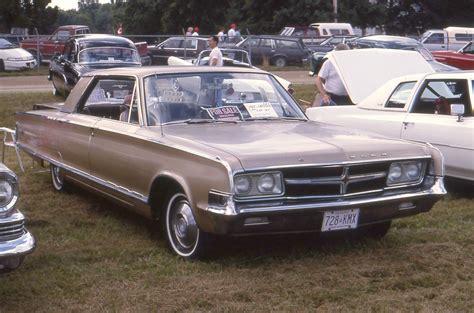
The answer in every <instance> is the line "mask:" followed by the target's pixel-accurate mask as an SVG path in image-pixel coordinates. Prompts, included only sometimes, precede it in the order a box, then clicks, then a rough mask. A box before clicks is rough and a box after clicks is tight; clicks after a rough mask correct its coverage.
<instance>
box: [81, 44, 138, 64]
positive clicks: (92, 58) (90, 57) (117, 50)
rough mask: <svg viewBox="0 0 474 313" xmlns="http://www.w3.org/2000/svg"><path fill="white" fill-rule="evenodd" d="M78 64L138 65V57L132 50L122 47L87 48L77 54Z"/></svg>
mask: <svg viewBox="0 0 474 313" xmlns="http://www.w3.org/2000/svg"><path fill="white" fill-rule="evenodd" d="M78 60H79V63H138V64H140V57H139V56H138V53H137V51H136V50H134V49H130V48H123V47H97V48H88V49H84V50H82V51H81V52H79V56H78Z"/></svg>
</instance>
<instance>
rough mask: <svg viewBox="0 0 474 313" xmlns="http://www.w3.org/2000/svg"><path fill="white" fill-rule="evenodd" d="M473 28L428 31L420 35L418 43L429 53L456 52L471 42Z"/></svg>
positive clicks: (473, 34) (473, 32)
mask: <svg viewBox="0 0 474 313" xmlns="http://www.w3.org/2000/svg"><path fill="white" fill-rule="evenodd" d="M473 36H474V28H469V27H452V26H451V27H446V28H445V29H430V30H427V31H426V32H424V33H423V35H421V38H420V42H421V43H422V44H423V46H424V47H425V48H426V49H428V50H431V51H437V50H451V51H457V50H459V49H461V48H462V47H463V46H464V45H465V44H467V43H468V42H470V41H472V40H473Z"/></svg>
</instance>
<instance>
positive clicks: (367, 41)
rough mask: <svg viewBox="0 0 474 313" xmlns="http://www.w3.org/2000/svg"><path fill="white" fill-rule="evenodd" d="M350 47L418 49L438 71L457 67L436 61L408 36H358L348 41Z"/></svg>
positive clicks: (451, 69) (452, 69)
mask: <svg viewBox="0 0 474 313" xmlns="http://www.w3.org/2000/svg"><path fill="white" fill-rule="evenodd" d="M349 45H350V46H351V48H352V49H365V48H383V49H400V50H414V51H418V52H419V53H420V54H421V55H422V56H423V57H424V58H425V60H426V61H428V62H429V63H430V65H431V66H432V67H433V69H434V70H435V71H437V72H440V71H454V70H457V68H455V67H453V66H449V65H446V64H443V63H440V62H437V61H436V60H435V59H434V58H433V56H432V55H431V53H430V52H429V51H428V50H427V49H426V48H425V47H424V46H423V45H422V44H421V43H420V42H419V41H418V40H415V39H412V38H408V37H399V36H387V35H375V36H365V37H359V38H356V39H354V40H351V41H350V42H349Z"/></svg>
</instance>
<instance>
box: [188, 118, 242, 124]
mask: <svg viewBox="0 0 474 313" xmlns="http://www.w3.org/2000/svg"><path fill="white" fill-rule="evenodd" d="M183 122H184V123H186V124H206V123H233V124H236V123H237V122H238V121H230V120H213V119H207V118H190V119H187V120H184V121H183Z"/></svg>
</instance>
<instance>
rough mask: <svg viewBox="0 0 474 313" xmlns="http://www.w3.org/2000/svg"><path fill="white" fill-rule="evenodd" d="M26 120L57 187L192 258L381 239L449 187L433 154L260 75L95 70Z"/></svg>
mask: <svg viewBox="0 0 474 313" xmlns="http://www.w3.org/2000/svg"><path fill="white" fill-rule="evenodd" d="M17 121H18V123H17V144H18V145H19V147H20V148H21V149H23V150H24V151H26V152H27V153H29V154H30V155H32V156H33V157H35V158H37V159H40V160H42V161H47V162H48V163H49V164H50V167H51V178H52V182H53V186H54V188H55V189H57V190H62V189H63V188H65V187H66V185H67V184H71V183H73V184H76V185H80V186H83V187H86V188H88V189H90V190H92V191H95V192H98V193H100V194H102V195H104V196H106V197H107V198H109V199H112V200H115V201H118V202H119V203H121V204H123V205H125V206H127V207H130V208H131V209H133V210H135V211H136V212H138V213H140V214H143V215H145V216H147V217H149V218H152V219H158V220H160V221H161V223H162V225H163V230H164V234H165V237H166V239H167V241H168V243H169V246H170V248H171V250H172V251H173V252H174V253H176V254H178V255H180V256H182V257H185V258H193V257H198V256H202V255H203V254H204V253H205V252H206V251H207V248H209V247H210V246H212V245H211V244H210V243H211V242H212V241H211V239H212V238H213V237H214V236H216V235H248V234H273V233H290V232H332V231H340V230H349V231H351V230H352V231H353V232H363V233H369V234H375V235H378V236H381V235H384V234H385V233H386V232H387V231H388V229H389V227H390V222H391V220H392V219H394V218H398V217H404V216H409V215H413V214H417V213H420V212H426V211H429V210H430V209H431V208H432V206H433V204H434V203H435V202H436V201H437V200H439V199H440V198H441V197H442V196H443V195H444V194H445V193H446V191H445V188H444V183H443V161H442V156H441V154H440V152H439V151H438V150H437V149H435V148H433V147H431V146H429V145H425V144H415V143H409V142H404V141H400V140H394V139H388V138H385V137H382V136H379V135H373V134H369V133H364V132H360V131H354V130H350V129H347V128H343V127H339V126H331V125H328V124H322V123H318V122H312V121H309V120H308V119H307V118H306V116H305V115H304V113H303V112H302V111H301V109H300V108H299V106H298V104H297V103H296V101H295V100H294V99H293V98H292V97H291V95H290V94H288V92H287V91H286V90H285V89H284V88H283V87H282V86H281V85H280V84H279V83H278V81H277V80H276V79H275V77H274V76H273V75H271V74H269V73H266V72H263V71H260V70H254V69H248V68H245V69H239V68H210V67H185V66H182V67H146V68H140V69H137V68H133V69H132V68H130V69H126V68H122V69H111V70H103V71H96V72H92V73H89V74H87V75H86V76H84V77H82V78H81V79H80V81H79V82H78V84H77V85H76V87H75V88H74V89H73V90H72V92H71V94H70V96H69V97H68V98H67V100H66V102H65V103H63V104H45V105H36V106H35V108H34V110H33V111H30V112H23V113H19V114H18V115H17ZM42 163H44V162H42Z"/></svg>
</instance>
